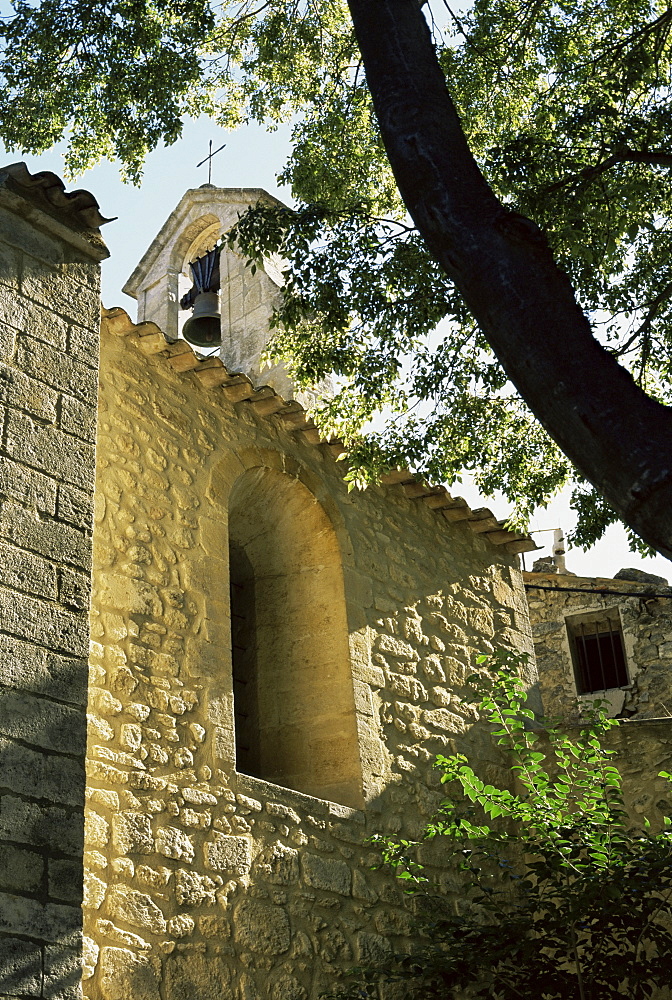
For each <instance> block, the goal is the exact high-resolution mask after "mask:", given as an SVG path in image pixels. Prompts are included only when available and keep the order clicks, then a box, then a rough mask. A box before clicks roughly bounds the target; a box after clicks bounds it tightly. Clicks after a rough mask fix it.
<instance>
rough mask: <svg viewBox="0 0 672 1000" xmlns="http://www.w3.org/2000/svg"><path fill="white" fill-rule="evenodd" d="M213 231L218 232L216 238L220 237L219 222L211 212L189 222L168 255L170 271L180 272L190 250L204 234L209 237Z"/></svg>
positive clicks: (220, 227)
mask: <svg viewBox="0 0 672 1000" xmlns="http://www.w3.org/2000/svg"><path fill="white" fill-rule="evenodd" d="M215 229H217V230H218V236H219V235H221V229H222V224H221V221H220V219H219V218H218V216H216V215H215V214H214V213H213V212H206V213H205V214H204V215H201V216H199V217H198V219H194V220H193V222H190V223H189V225H188V226H186V227H185V228H184V230H183V231H182V232H181V233H180V235H179V236H178V237H177V239H176V240H175V242H174V244H173V247H172V251H171V254H170V269H171V270H172V271H178V272H179V271H181V270H182V268H183V267H184V265H185V263H186V262H187V260H188V255H189V252H190V250H191V249H192V248H194V247H195V246H196V244H197V243H198V241H199V240H200V239H201V238H202V237H203V234H204V233H207V234H208V235H210V233H211V232H212V233H214V231H215Z"/></svg>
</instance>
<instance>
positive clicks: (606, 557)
mask: <svg viewBox="0 0 672 1000" xmlns="http://www.w3.org/2000/svg"><path fill="white" fill-rule="evenodd" d="M290 132H291V129H290V126H281V127H280V128H278V129H277V131H275V132H267V131H266V130H264V129H263V128H261V127H259V126H245V127H244V128H241V129H239V130H237V131H236V132H224V131H223V130H222V129H219V128H217V126H215V125H214V124H213V123H212V122H211V121H210V120H208V119H198V120H197V121H188V122H186V123H185V127H184V132H183V135H182V138H181V139H180V140H179V141H178V142H176V143H175V144H174V145H173V146H171V147H167V148H164V147H162V148H160V149H157V150H156V151H155V152H154V153H152V154H151V155H150V156H149V157H148V160H147V164H146V167H145V172H144V176H143V181H142V185H141V186H140V187H139V188H135V187H132V186H131V185H127V184H124V183H122V181H121V180H120V177H119V171H118V168H117V166H116V165H115V164H113V163H108V162H104V163H101V164H100V165H99V166H97V167H95V168H94V169H93V170H90V171H88V172H87V173H86V174H85V175H84V176H83V177H82V178H79V179H78V180H77V181H75V182H67V187H68V189H69V190H74V189H75V188H77V187H83V188H86V189H87V190H89V191H91V193H92V194H93V195H94V196H95V197H96V199H97V200H98V202H99V204H100V209H101V212H102V214H103V215H104V216H107V217H111V216H117V217H118V218H117V220H116V221H115V222H112V223H110V224H109V225H107V226H105V227H104V229H103V236H104V238H105V241H106V243H107V245H108V247H109V249H110V253H111V257H110V259H109V260H107V261H105V262H104V264H103V278H102V295H103V302H104V304H105V306H107V307H108V308H109V307H111V306H123V308H125V309H126V310H127V311H128V312H129V313H130V314H131V316H132V317H133V318H134V317H135V304H134V302H133V300H132V299H130V298H128V296H126V295H124V294H123V292H122V291H121V288H122V286H123V284H124V282H125V281H126V279H127V278H128V276H129V275H130V274H131V272H132V270H133V268H134V267H135V265H136V263H137V262H138V261H139V259H140V258H141V257H142V255H143V253H144V251H145V250H146V248H147V246H148V245H149V244H150V242H151V241H152V239H153V238H154V236H155V235H156V233H157V232H158V231H159V229H160V228H161V226H162V225H163V223H164V221H165V219H166V218H167V216H168V215H169V214H170V212H171V211H172V210H173V208H174V207H175V205H176V204H177V203H178V202H179V200H180V198H181V197H182V195H183V194H184V192H185V191H186V190H187V189H188V188H190V187H198V186H199V185H201V184H203V183H205V182H206V181H207V179H208V172H207V164H206V165H204V166H202V167H201V168H200V169H197V168H196V164H197V163H198V162H199V161H200V160H202V159H203V158H204V157H205V156H207V153H208V143H209V140H210V139H212V142H213V149H216V148H217V147H218V146H220V145H221V144H222V143H226V144H227V145H226V148H225V149H223V150H222V152H221V153H219V154H218V155H217V156H216V157H215V158H214V160H213V175H212V180H213V183H214V184H216V185H218V186H221V187H250V188H259V187H260V188H265V189H266V190H267V191H268V192H269V193H270V194H273V195H275V196H276V197H278V198H280V199H282V200H284V201H287V202H290V201H291V197H290V193H289V191H288V190H287V189H286V188H285V189H283V188H281V187H279V186H278V184H277V181H276V175H277V174H278V173H279V172H280V170H281V169H282V167H283V165H284V163H285V160H286V158H287V155H288V153H289V148H290ZM61 152H62V150H60V148H59V147H57V148H55V149H54V150H52V151H50V152H49V153H45V154H43V155H42V156H26V157H22V156H20V155H19V154H16V153H5V154H4V157H3V162H4V163H11V162H14V161H16V160H19V159H24V160H25V161H26V163H27V165H28V168H29V170H31V171H33V172H34V171H37V170H52V171H53V172H54V173H57V174H58V175H59V176H63V174H64V169H63V159H62V155H61ZM451 492H453V493H454V494H456V495H462V496H464V497H465V499H466V500H467V501H468V502H469V503H470V504H471V505H472V506H473V507H479V506H489V507H491V508H492V509H493V510H494V512H495V514H496V515H497V516H498V517H505V516H506V512H507V505H506V501H505V500H503V499H502V498H501V497H500V498H495V499H494V500H483V499H482V498H479V497H478V494H477V492H476V490H475V489H473V488H472V487H471V485H470V484H469V483H468V482H465V483H464V484H463V486H460V485H459V484H456V485H455V486H454V487H453V488H452V489H451ZM572 520H573V519H572V516H571V514H570V513H569V506H568V497H567V496H566V495H561V496H560V497H558V498H557V499H556V500H555V501H554V502H553V503H552V504H551V505H550V506H549V507H548V508H547V509H546V510H545V511H539V512H538V514H537V516H536V517H535V518H534V519H533V523H532V525H531V528H532V529H533V530H535V529H538V530H544V531H546V530H547V529H550V528H556V527H561V528H563V529H564V530H567V529H568V528H569V527H570V526H571V524H572ZM551 539H552V535H551V534H550V533H544V534H539V535H538V536H537V541H538V544H540V545H544V546H545V548H544V550H543V551H542V552H539V553H537V554H536V555H545V554H547V553H548V551H549V550H548V546H549V545H550V542H551ZM534 557H535V554H528V555H527V556H526V560H527V565H528V567H530V566H531V563H532V560H533V558H534ZM624 566H632V567H636V568H639V569H643V570H645V571H648V572H650V573H657V574H658V575H660V576H664V577H666V578H668V579H670V580H672V564H670V562H669V561H668V560H667V559H663V558H662V556H659V557H656V558H655V559H641V558H640V557H639V556H636V555H635V554H634V553H631V552H630V551H629V549H628V546H627V541H626V538H625V531H624V530H623V529H621V528H618V527H614V528H611V529H610V530H609V531H608V532H607V534H606V536H605V538H604V539H602V541H601V542H599V543H598V545H596V546H595V547H594V548H593V549H591V550H590V551H589V552H587V553H584V552H581V551H580V550H578V549H577V550H572V551H569V552H568V553H567V568H568V569H569V570H571V571H572V572H574V573H577V574H578V575H580V576H604V577H610V576H613V575H614V573H616V572H617V571H618V570H619V569H620V568H622V567H624Z"/></svg>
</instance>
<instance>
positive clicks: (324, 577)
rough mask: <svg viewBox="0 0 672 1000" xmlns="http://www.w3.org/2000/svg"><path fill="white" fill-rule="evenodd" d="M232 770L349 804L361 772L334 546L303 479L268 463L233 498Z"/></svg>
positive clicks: (241, 482)
mask: <svg viewBox="0 0 672 1000" xmlns="http://www.w3.org/2000/svg"><path fill="white" fill-rule="evenodd" d="M228 532H229V546H230V569H229V574H230V583H231V593H232V598H231V620H232V675H233V681H234V717H235V729H236V749H237V762H236V769H237V770H239V771H241V772H243V773H246V774H250V775H252V776H253V777H257V778H261V779H262V780H265V781H270V782H273V783H275V784H279V785H284V786H286V787H289V788H294V789H296V790H297V791H302V792H306V793H308V794H310V795H315V796H318V797H320V798H327V799H332V800H335V801H338V802H342V803H344V804H345V805H350V806H360V805H361V804H362V774H361V764H360V756H359V741H358V732H357V721H356V714H355V702H354V690H353V681H352V672H351V667H350V656H349V644H348V625H347V614H346V608H345V594H344V586H343V569H342V564H341V552H340V546H339V543H338V538H337V536H336V532H335V530H334V528H333V525H332V523H331V521H330V519H329V517H328V516H327V514H326V512H325V510H324V508H323V506H322V505H321V504H320V503H319V501H318V500H317V498H316V497H315V495H314V494H313V493H312V492H311V491H310V490H309V489H308V487H307V486H305V485H304V484H303V483H302V482H301V481H300V479H299V478H297V477H296V476H293V475H290V474H288V473H287V472H285V471H282V470H280V469H278V468H269V467H268V466H267V465H264V466H261V465H258V466H254V467H251V468H249V469H247V470H246V471H245V472H243V473H242V474H241V475H240V476H239V477H238V478H237V479H236V481H235V483H234V485H233V488H232V490H231V493H230V496H229V501H228Z"/></svg>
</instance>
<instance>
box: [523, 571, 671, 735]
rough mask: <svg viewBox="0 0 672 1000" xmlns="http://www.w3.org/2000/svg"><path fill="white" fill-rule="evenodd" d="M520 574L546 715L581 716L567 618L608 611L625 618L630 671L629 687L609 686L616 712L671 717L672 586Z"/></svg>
mask: <svg viewBox="0 0 672 1000" xmlns="http://www.w3.org/2000/svg"><path fill="white" fill-rule="evenodd" d="M523 576H524V580H525V586H526V590H527V597H528V604H529V608H530V621H531V623H532V633H533V635H534V648H535V654H536V659H537V667H538V671H539V686H540V691H541V696H542V700H543V705H544V711H545V713H546V714H547V715H549V716H552V717H556V716H557V717H561V718H564V719H567V720H570V721H571V720H573V719H576V718H577V714H578V708H579V700H578V699H577V687H576V682H575V677H574V668H573V665H572V655H571V652H570V645H569V636H568V632H567V626H566V619H567V618H569V617H571V616H573V615H581V614H584V613H586V614H587V613H590V612H593V611H595V610H598V609H605V610H611V611H613V613H614V614H615V615H616V616H617V617H618V619H619V620H620V624H621V628H622V632H623V640H624V646H625V656H626V661H627V668H628V674H629V684H628V685H626V686H624V687H623V688H617V689H612V690H611V691H608V692H606V697H607V698H608V699H609V701H610V702H611V714H612V715H622V716H624V717H626V718H631V719H657V718H670V719H672V588H666V587H664V586H661V585H660V584H656V585H652V584H651V583H638V582H635V581H631V580H619V579H615V580H612V579H602V578H599V579H594V578H588V577H578V576H573V575H571V574H567V575H558V574H555V575H554V574H552V573H525V574H523ZM655 595H660V596H655ZM585 697H586V699H587V700H589V701H592V700H593V699H594V698H595V697H598V695H597V694H595V695H587V696H585Z"/></svg>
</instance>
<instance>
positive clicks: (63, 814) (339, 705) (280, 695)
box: [0, 165, 534, 1000]
mask: <svg viewBox="0 0 672 1000" xmlns="http://www.w3.org/2000/svg"><path fill="white" fill-rule="evenodd" d="M258 197H260V194H259V192H239V191H234V192H232V191H229V190H227V189H215V188H206V189H198V190H197V191H195V192H188V193H187V195H186V196H185V199H183V202H182V203H181V207H179V208H178V210H177V211H176V213H174V214H173V216H171V218H170V219H169V222H168V223H167V225H166V227H164V230H162V234H163V235H161V236H160V238H157V241H155V242H154V244H152V247H151V248H150V250H149V251H148V254H147V255H145V258H143V263H142V264H141V266H140V267H139V269H138V270H137V271H136V273H135V275H134V277H133V278H132V279H131V281H132V287H133V288H134V289H135V290H136V291H137V294H138V296H139V298H140V300H141V322H140V323H139V324H137V325H136V324H134V323H133V322H131V320H130V319H129V317H128V316H127V315H126V313H125V312H124V311H123V310H121V309H111V310H103V321H102V329H101V338H100V352H101V353H100V365H99V366H98V359H97V346H98V345H97V326H98V322H97V309H98V290H97V289H98V286H97V281H98V265H99V261H100V259H102V258H103V257H104V256H105V253H106V251H105V249H104V246H103V244H102V241H101V239H100V236H99V233H98V225H99V224H100V223H101V222H102V221H104V220H102V218H101V217H100V215H99V213H98V212H97V206H96V205H95V202H94V200H93V199H92V198H91V196H90V195H87V194H86V193H84V192H77V193H75V194H73V195H67V194H65V192H64V191H63V186H62V184H61V183H60V182H59V181H58V179H57V178H55V177H54V176H53V175H51V174H41V175H31V174H29V173H28V172H27V171H26V170H25V168H24V167H22V166H20V165H14V166H12V167H10V168H6V169H5V171H4V172H3V173H2V174H0V241H1V243H0V245H1V248H2V253H3V254H4V255H5V256H4V257H3V260H5V261H7V270H6V272H5V273H6V275H7V277H6V279H5V278H3V279H2V280H3V281H4V284H3V285H2V286H1V295H0V309H1V310H2V320H3V326H2V327H1V328H0V334H1V336H2V348H3V369H2V371H3V380H4V386H5V392H4V395H3V410H2V419H3V428H4V430H3V437H2V444H1V450H0V475H2V476H3V477H4V478H3V480H2V486H3V495H2V498H1V503H2V507H1V508H0V523H1V525H2V544H3V546H4V552H5V553H6V555H5V557H4V559H3V567H2V577H3V578H2V584H3V588H2V590H0V641H2V643H3V647H2V648H3V653H4V658H3V666H2V672H1V682H2V688H1V691H0V693H1V695H2V698H3V702H2V706H1V707H0V732H1V733H2V748H3V778H2V785H0V823H1V827H0V838H1V839H2V852H3V855H2V859H3V864H2V866H1V868H0V878H1V879H2V883H1V886H0V888H1V889H2V892H3V896H2V898H1V899H0V902H1V903H2V917H1V920H0V962H1V964H0V969H1V972H0V996H8V997H9V996H12V997H13V996H19V997H23V998H24V1000H37V998H38V997H39V998H50V1000H71V998H75V997H78V996H80V995H81V994H82V991H83V993H84V995H85V996H87V997H89V998H90V1000H130V998H133V1000H211V998H213V997H223V998H232V1000H257V998H259V1000H261V998H263V1000H266V998H267V997H268V998H271V1000H307V998H314V997H317V995H318V994H319V992H320V990H322V989H324V988H326V987H327V986H329V985H332V984H333V982H334V979H335V977H336V976H337V975H338V974H339V973H340V972H341V971H342V970H343V969H344V968H347V967H348V966H350V965H352V964H356V963H358V962H367V961H369V960H370V959H373V958H376V957H379V956H381V955H384V954H386V953H387V952H388V951H389V949H390V948H391V947H392V946H396V945H400V944H403V943H405V942H408V935H409V933H410V928H411V924H410V915H409V912H408V908H407V901H406V899H405V897H404V895H403V894H402V893H401V892H399V891H398V890H397V888H396V887H395V886H394V885H393V884H391V883H390V880H389V879H388V877H387V876H385V875H383V874H381V873H377V872H372V871H371V864H372V863H373V862H374V861H375V855H373V854H372V851H371V848H370V847H369V846H368V844H367V838H368V837H369V836H370V835H371V834H373V833H376V832H383V833H393V834H402V835H409V836H414V835H417V834H418V833H419V831H420V829H421V827H422V825H423V824H424V822H425V821H426V820H427V819H428V818H429V816H430V815H431V814H432V812H433V810H434V807H435V805H436V803H437V801H438V798H439V795H440V786H439V784H438V781H437V776H436V774H435V773H434V772H433V771H432V767H431V764H432V760H433V758H434V756H435V755H436V753H437V752H440V751H442V750H444V751H445V750H448V751H452V750H460V751H463V752H465V753H468V754H469V755H470V757H471V758H472V759H475V760H478V761H480V762H481V764H482V768H483V772H484V775H485V776H486V777H488V778H489V780H492V781H497V780H505V775H504V773H503V771H502V768H501V762H500V761H499V759H498V757H497V756H496V754H495V751H494V750H493V748H492V746H491V744H490V741H489V740H488V739H487V736H486V734H485V733H484V732H483V730H482V729H481V728H480V727H479V726H477V725H474V718H473V715H472V712H471V710H470V709H469V707H468V706H467V705H466V704H465V702H464V695H465V680H466V677H467V676H468V675H469V673H471V672H472V670H473V664H474V658H475V656H476V655H477V654H480V653H483V652H489V651H491V650H492V649H493V648H495V647H496V646H501V645H508V646H513V647H514V648H517V649H531V639H530V632H529V620H528V612H527V606H526V602H525V594H524V588H523V583H522V577H521V574H520V572H519V569H518V565H517V556H516V553H517V552H518V551H521V550H523V549H525V548H530V547H532V543H531V542H530V541H529V539H526V538H522V537H521V536H519V535H516V534H515V533H512V532H508V531H506V530H505V528H504V527H503V525H502V524H501V523H499V522H497V521H496V520H495V519H494V518H493V516H492V515H491V513H490V512H489V511H487V510H479V511H472V510H470V509H469V507H468V506H467V505H466V504H465V503H464V501H460V500H455V499H453V498H452V497H450V496H449V494H447V493H446V491H445V490H444V489H442V488H436V489H433V488H428V487H425V486H424V485H423V484H422V483H420V482H417V481H416V480H415V479H414V478H413V477H412V476H411V475H409V474H408V473H404V472H399V473H397V474H394V475H392V476H390V477H388V482H387V483H386V484H385V485H383V486H380V487H372V488H371V489H369V490H367V491H365V492H363V493H360V492H348V490H347V487H346V484H345V483H344V482H343V478H342V468H343V463H342V462H339V461H338V460H337V459H338V458H339V457H340V454H341V450H342V449H341V447H340V445H339V444H338V442H331V443H330V442H324V441H322V440H321V439H320V437H319V434H318V432H317V430H316V428H315V427H314V426H313V424H312V422H311V421H310V419H308V418H307V416H306V414H305V412H304V410H303V408H302V406H301V403H300V401H299V400H297V399H294V398H292V397H293V392H292V388H291V385H287V384H286V382H285V383H282V379H285V380H286V375H285V374H284V373H283V372H275V373H271V377H270V378H269V379H268V380H267V381H266V380H265V378H264V381H265V384H263V385H262V384H260V383H261V381H262V375H261V373H259V371H258V369H256V368H255V358H258V355H259V352H260V350H261V349H262V347H263V341H264V338H265V336H266V327H265V325H264V322H263V316H264V311H265V315H266V316H268V313H269V310H270V308H271V307H272V300H273V296H274V295H275V294H277V288H278V283H277V280H276V278H274V277H273V273H272V271H273V269H272V267H270V266H269V269H268V270H269V272H271V273H265V272H263V271H261V272H258V274H257V277H256V282H257V283H256V285H255V283H254V282H253V281H252V280H251V277H252V276H250V275H248V274H247V272H245V271H244V269H243V268H242V266H241V263H240V261H237V259H235V257H233V255H232V259H231V260H230V261H228V263H227V267H228V268H229V271H228V272H227V271H226V269H225V268H224V269H223V273H229V274H230V275H231V283H230V286H229V285H227V281H226V280H224V281H223V283H222V296H221V297H222V302H223V303H229V306H227V307H226V308H224V309H223V310H222V314H223V317H224V320H223V322H224V323H227V317H230V322H229V325H228V326H227V331H226V336H225V338H224V339H225V348H226V347H227V344H228V347H229V348H231V339H230V338H229V333H228V331H229V330H232V329H233V328H234V325H235V324H238V327H239V328H241V329H244V330H245V331H247V334H249V336H247V334H246V336H247V340H246V344H245V358H246V359H248V360H249V362H250V372H251V374H252V376H253V377H252V378H250V377H249V373H248V372H246V371H242V372H236V371H233V368H232V366H231V364H230V363H229V364H224V363H223V361H222V358H220V357H213V358H209V359H206V360H202V359H200V358H199V357H198V356H197V355H196V354H194V352H193V351H192V349H191V348H190V347H189V346H188V344H186V343H185V341H184V340H182V339H179V337H178V336H177V334H178V333H179V318H178V316H177V299H178V292H180V280H181V279H180V277H179V276H180V274H182V275H184V274H185V265H186V263H187V262H188V259H189V257H190V255H193V254H194V253H195V252H198V251H200V249H202V248H203V247H204V246H205V244H206V243H207V242H208V241H211V240H212V237H213V233H215V232H216V230H217V228H218V227H222V226H224V227H225V226H226V225H227V224H230V222H231V221H233V218H234V214H233V209H232V208H231V206H234V207H236V206H237V207H236V208H235V210H236V211H238V210H239V208H240V206H243V207H244V205H245V204H248V203H250V201H254V200H256V199H257V198H258ZM227 213H228V214H227ZM213 227H214V228H213ZM276 277H277V275H276ZM127 287H128V286H127ZM166 301H167V302H168V305H166ZM164 307H165V311H164V313H163V319H162V322H163V323H164V324H165V328H166V330H167V331H168V333H169V336H168V337H166V336H165V334H164V331H163V330H162V329H161V328H160V327H159V326H158V325H157V324H156V323H155V322H154V321H152V320H153V318H155V317H157V316H158V313H157V312H156V311H155V310H156V309H162V308H164ZM159 318H160V317H159ZM171 324H172V325H171ZM231 349H232V348H231ZM98 367H99V382H98V387H97V389H96V380H95V374H96V369H97V368H98ZM276 377H277V381H276ZM281 385H283V386H284V390H283V391H285V393H286V394H285V395H282V394H281V393H280V391H279V387H280V386H281ZM96 392H97V398H98V420H97V430H96V428H95V421H94V417H95V399H96ZM94 433H95V477H96V478H95V521H94V527H93V533H92V532H91V522H90V512H91V500H92V498H93V494H94V481H93V459H94V447H93V442H94ZM91 554H92V565H93V571H92V576H91V577H89V561H90V559H91ZM89 579H92V588H93V592H92V598H91V619H90V622H91V624H90V633H89V626H88V623H87V616H86V611H87V605H88V596H89ZM89 639H90V640H91V653H90V661H89V662H90V665H89V668H88V670H89V672H88V678H87V675H86V671H85V650H86V645H87V643H88V641H89ZM527 680H528V682H529V684H530V685H532V684H533V683H534V677H533V675H532V673H530V676H529V677H528V678H527ZM87 698H88V718H89V729H88V744H86V746H85V743H84V725H83V724H84V709H85V699H87ZM85 768H86V780H84V769H85ZM84 797H86V823H85V827H84V831H83V832H82V815H83V810H84ZM425 860H426V861H427V863H428V864H430V865H435V864H436V863H437V860H438V859H437V858H436V857H433V856H431V855H430V854H428V855H427V856H426V858H425ZM83 872H84V881H82V875H83ZM444 877H445V878H446V879H448V882H447V884H450V879H451V876H450V874H449V873H445V875H444ZM82 885H83V898H82ZM82 902H83V910H82V909H80V903H82ZM82 913H83V923H82Z"/></svg>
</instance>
